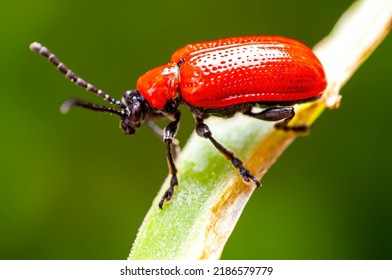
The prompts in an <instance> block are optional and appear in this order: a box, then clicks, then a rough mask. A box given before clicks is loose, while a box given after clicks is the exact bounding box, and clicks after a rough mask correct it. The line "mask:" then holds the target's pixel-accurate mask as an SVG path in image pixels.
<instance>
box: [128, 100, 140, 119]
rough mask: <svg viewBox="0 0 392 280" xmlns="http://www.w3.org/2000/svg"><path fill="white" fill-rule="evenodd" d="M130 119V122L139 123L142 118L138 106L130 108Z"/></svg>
mask: <svg viewBox="0 0 392 280" xmlns="http://www.w3.org/2000/svg"><path fill="white" fill-rule="evenodd" d="M130 118H131V121H132V122H139V121H140V120H141V118H142V109H141V107H140V104H135V105H133V106H132V108H131V111H130Z"/></svg>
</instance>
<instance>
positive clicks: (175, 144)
mask: <svg viewBox="0 0 392 280" xmlns="http://www.w3.org/2000/svg"><path fill="white" fill-rule="evenodd" d="M145 124H146V125H147V126H148V127H149V128H150V129H151V130H152V131H153V132H154V134H155V135H156V136H158V137H159V139H163V129H162V128H160V127H159V126H157V125H156V124H155V123H154V122H153V121H151V120H146V121H145ZM180 152H181V148H180V141H178V139H177V138H173V139H172V154H173V158H174V159H176V158H177V156H178V155H179V154H180Z"/></svg>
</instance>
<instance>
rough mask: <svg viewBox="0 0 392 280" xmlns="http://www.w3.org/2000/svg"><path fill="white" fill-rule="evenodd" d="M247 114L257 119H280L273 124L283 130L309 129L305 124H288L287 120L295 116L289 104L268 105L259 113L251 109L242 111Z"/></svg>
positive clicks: (302, 130)
mask: <svg viewBox="0 0 392 280" xmlns="http://www.w3.org/2000/svg"><path fill="white" fill-rule="evenodd" d="M244 114H245V115H247V116H250V117H253V118H256V119H259V120H264V121H273V122H275V121H280V122H278V123H276V124H275V127H276V128H277V129H282V130H285V131H297V132H306V131H308V130H309V126H307V125H293V126H290V125H288V124H289V122H290V121H291V120H292V118H294V116H295V111H294V108H293V107H291V106H289V107H279V106H276V107H270V108H267V109H264V110H263V111H261V112H259V113H253V112H251V111H248V112H245V113H244Z"/></svg>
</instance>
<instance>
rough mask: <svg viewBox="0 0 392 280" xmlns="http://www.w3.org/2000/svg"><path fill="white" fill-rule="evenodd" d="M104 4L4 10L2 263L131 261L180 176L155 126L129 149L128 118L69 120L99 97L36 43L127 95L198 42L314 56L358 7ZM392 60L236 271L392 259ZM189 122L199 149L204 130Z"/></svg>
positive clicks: (255, 233) (261, 194) (356, 87)
mask: <svg viewBox="0 0 392 280" xmlns="http://www.w3.org/2000/svg"><path fill="white" fill-rule="evenodd" d="M102 2H103V1H102ZM102 2H98V1H97V2H91V1H85V2H82V1H75V0H69V1H43V0H37V1H13V2H11V1H7V3H3V4H2V11H1V12H0V13H1V16H0V30H1V36H2V43H1V44H0V56H1V67H0V69H1V75H0V77H1V91H2V92H1V103H2V104H3V105H2V107H1V110H0V124H1V137H0V164H1V166H0V167H1V168H0V221H1V229H0V258H1V259H125V258H126V257H127V256H128V253H129V250H130V248H131V244H132V242H133V240H134V238H135V235H136V233H137V230H138V228H139V226H140V224H141V222H142V220H143V217H144V215H145V213H146V212H147V210H148V209H149V207H150V205H151V202H152V199H153V198H154V196H155V195H156V193H157V191H158V189H159V187H160V185H161V183H162V182H163V179H164V178H165V177H166V175H167V167H166V160H165V151H164V145H163V144H162V143H161V142H160V141H159V140H158V139H157V138H156V136H155V135H153V134H152V133H151V132H150V131H149V130H148V129H147V128H146V127H145V128H141V129H139V130H138V133H137V135H136V136H134V137H132V138H128V137H125V136H124V135H123V133H122V132H121V131H120V130H119V128H118V119H117V118H116V117H115V116H112V117H110V116H107V115H105V114H98V113H94V112H89V111H85V110H79V109H74V110H72V111H71V112H70V113H69V114H68V115H62V114H60V112H59V106H60V104H61V103H62V102H63V101H64V100H65V99H67V98H70V97H79V98H83V99H88V100H90V101H94V102H97V101H98V102H100V100H99V99H98V98H96V97H94V96H93V95H92V94H90V93H87V92H85V91H84V90H82V89H80V88H77V87H75V86H74V85H72V84H71V83H70V82H68V81H66V79H64V77H62V76H61V75H60V74H59V73H57V71H55V69H54V67H53V66H52V65H50V64H49V63H48V62H47V61H45V59H44V58H42V57H39V56H38V55H36V54H34V53H32V52H30V51H29V49H28V46H29V44H30V43H31V42H33V41H38V42H41V43H43V44H45V45H46V46H48V47H49V48H50V49H51V50H52V51H53V52H55V53H56V54H57V55H58V57H59V58H60V59H62V60H63V61H64V62H65V63H66V64H67V65H68V66H70V68H71V69H73V70H74V71H75V72H76V73H77V74H79V75H81V76H82V77H84V78H85V79H86V80H88V81H89V82H91V83H93V84H94V85H96V86H98V87H101V88H102V89H104V90H106V91H107V92H108V93H110V94H112V95H113V96H114V97H117V98H119V97H120V96H121V94H122V93H123V92H124V91H125V90H126V89H133V88H134V86H135V83H136V80H137V78H138V77H139V76H140V75H141V74H143V73H144V72H145V71H147V70H149V69H151V68H153V67H155V66H157V65H160V64H163V63H166V62H167V61H168V60H169V58H170V56H171V54H172V53H173V52H174V51H175V50H176V49H178V48H179V47H182V46H183V45H185V44H187V43H192V42H198V41H204V40H210V39H217V38H224V37H228V36H236V35H247V34H279V35H285V36H289V37H293V38H296V39H298V40H300V41H302V42H304V43H305V44H307V45H309V46H312V45H314V44H315V43H317V42H318V41H319V40H320V39H321V38H322V37H323V36H324V35H326V34H327V33H328V32H329V31H330V30H331V28H332V27H333V25H334V23H335V22H336V20H337V19H338V18H339V16H340V15H341V13H342V12H343V11H344V10H345V9H346V8H347V7H348V6H349V5H350V3H351V1H350V0H334V1H331V0H329V1H301V0H297V1H291V0H285V1H283V0H282V1H260V0H259V1H256V0H243V1H229V0H225V1H211V0H199V1H197V2H196V1H178V0H176V1H174V0H173V1H160V2H159V1H155V2H154V1H138V2H136V1H107V3H102ZM391 50H392V40H391V37H388V38H386V40H385V41H384V43H382V45H381V46H380V47H379V48H378V49H377V50H376V51H375V53H374V54H373V55H372V56H371V57H370V58H369V59H368V61H366V62H365V63H364V65H362V67H361V68H360V69H359V71H358V72H357V73H356V74H355V76H354V77H353V78H352V79H351V80H350V81H349V83H348V84H347V85H346V86H345V87H344V88H343V90H342V95H343V100H342V105H341V108H340V109H339V110H333V111H326V112H324V114H323V115H322V116H321V118H320V119H318V121H317V122H316V128H315V129H314V130H313V131H312V133H311V134H310V135H309V136H308V137H302V138H299V139H297V141H295V143H293V145H291V146H290V147H289V149H288V150H287V151H286V152H285V153H284V154H283V156H282V157H281V158H280V159H279V161H278V162H277V163H276V164H275V165H274V166H273V168H272V169H271V170H270V171H269V172H268V173H267V175H266V176H265V177H264V179H263V188H262V189H261V190H258V191H256V192H255V194H254V196H253V197H252V199H251V201H250V202H249V204H248V206H247V207H246V209H245V211H244V213H243V215H242V217H241V219H240V221H239V223H238V225H237V227H236V229H235V230H234V232H233V234H232V236H231V238H230V239H229V241H228V243H227V246H226V248H225V251H224V253H223V256H222V258H223V259H391V258H392V238H391V237H392V225H391V221H392V188H391V183H390V179H389V177H388V176H389V175H390V174H391V171H390V168H391V162H390V159H391V152H390V151H391V148H390V141H391V137H390V131H391V128H390V125H391V115H390V112H391V102H392V94H391V86H390V84H389V83H390V82H391V70H390V67H391V61H392V52H391ZM182 111H183V115H184V118H183V121H182V124H181V129H180V132H179V135H178V138H179V139H180V141H181V143H182V144H184V143H185V142H186V139H187V137H188V136H189V134H190V133H191V132H192V130H193V120H192V116H191V115H190V113H189V112H187V111H186V110H182ZM228 164H229V163H228ZM180 172H181V171H180ZM233 172H234V171H233Z"/></svg>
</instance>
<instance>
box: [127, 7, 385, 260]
mask: <svg viewBox="0 0 392 280" xmlns="http://www.w3.org/2000/svg"><path fill="white" fill-rule="evenodd" d="M391 22H392V7H391V4H390V1H371V0H367V1H365V0H363V1H358V2H355V3H354V4H353V5H352V6H351V7H350V8H349V9H348V10H347V11H346V13H345V14H344V15H343V16H342V17H341V19H340V20H339V21H338V23H337V24H336V26H335V28H334V29H333V30H332V32H331V33H330V34H329V35H328V36H327V37H326V38H325V39H324V40H322V41H321V42H320V43H319V44H318V45H317V46H316V47H315V49H314V50H315V52H316V54H317V55H318V57H319V58H320V60H321V62H322V63H323V65H324V67H325V70H326V74H327V78H328V87H327V89H326V91H325V92H324V94H323V97H322V98H320V99H319V100H317V101H316V102H313V103H307V104H303V105H301V106H297V107H296V112H297V114H296V117H295V119H293V121H292V124H309V125H310V124H312V123H313V122H314V120H315V119H316V118H317V117H318V116H319V115H320V114H321V112H322V111H323V110H324V109H325V108H326V107H330V108H334V107H338V106H339V102H340V95H339V90H340V89H341V87H342V86H343V85H344V84H345V83H346V81H347V80H348V79H349V78H350V77H351V76H352V75H353V73H354V72H355V70H356V69H357V68H358V67H359V66H360V65H361V63H362V62H363V61H364V60H365V59H366V58H367V57H368V56H369V55H370V53H371V52H372V51H373V50H374V49H375V47H376V46H377V45H378V44H379V43H380V42H381V41H382V39H383V38H384V36H386V34H387V32H388V31H389V29H390V28H391ZM208 125H209V126H210V128H211V131H212V132H213V135H214V137H215V138H216V139H217V140H218V141H220V142H221V143H222V144H223V145H225V146H226V147H228V148H229V149H231V150H233V151H235V152H236V155H237V156H238V157H239V158H241V159H242V160H243V161H244V164H245V166H246V167H247V168H248V169H249V170H250V171H251V172H252V173H253V174H255V175H257V177H258V178H259V179H261V178H262V177H263V175H264V174H265V173H266V172H267V170H268V169H269V167H270V166H271V165H272V164H273V163H274V162H275V161H276V160H277V159H278V157H279V156H280V154H281V153H282V152H283V151H284V149H285V148H286V147H287V146H288V145H289V144H290V143H291V142H292V141H293V140H294V139H295V138H296V137H297V135H296V134H294V133H287V132H282V131H278V130H276V129H274V127H273V124H271V123H268V122H262V121H258V120H255V119H252V118H248V117H245V116H242V115H237V116H235V117H234V118H231V119H228V120H223V119H209V120H208ZM177 166H178V170H179V182H180V187H177V188H176V190H175V196H174V198H173V200H172V202H171V203H170V204H168V205H165V206H164V209H163V210H160V209H159V208H158V206H157V205H158V202H159V199H160V198H161V196H162V195H163V193H164V191H165V190H166V189H167V188H168V185H169V178H167V179H166V180H165V182H164V183H163V185H162V188H161V190H160V192H159V193H158V195H157V197H156V198H155V200H154V201H153V203H152V206H151V208H150V210H149V211H148V213H147V215H146V217H145V219H144V221H143V224H142V226H141V227H140V229H139V232H138V235H137V238H136V240H135V242H134V244H133V247H132V250H131V253H130V255H129V259H166V260H170V259H218V258H219V257H220V255H221V253H222V250H223V248H224V245H225V244H226V241H227V240H228V238H229V236H230V234H231V232H232V231H233V229H234V227H235V225H236V223H237V221H238V219H239V217H240V215H241V213H242V211H243V209H244V207H245V205H246V203H247V201H248V199H249V198H250V196H251V194H252V193H253V191H254V189H255V187H254V185H252V184H245V183H244V182H243V181H242V179H241V177H240V176H239V175H238V172H236V171H235V170H234V168H233V167H232V166H231V164H230V163H229V162H228V161H227V160H226V159H224V158H223V157H222V155H221V154H220V153H219V152H218V151H216V150H215V148H214V147H213V146H212V145H211V143H209V141H207V140H205V139H201V138H200V137H198V136H196V135H195V134H192V136H191V137H190V139H189V141H188V143H187V144H186V146H185V147H184V149H183V151H182V153H181V155H180V157H179V159H178V161H177Z"/></svg>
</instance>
